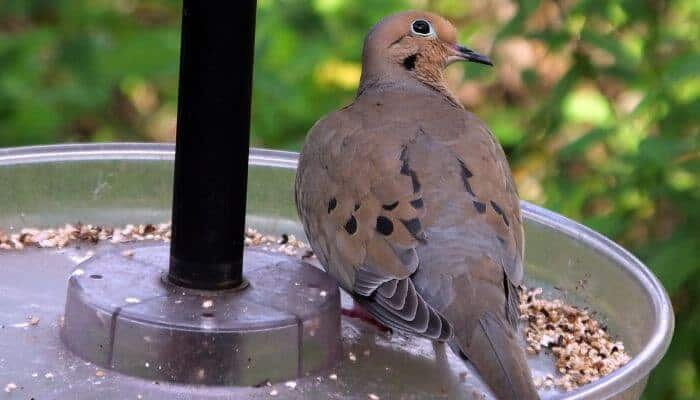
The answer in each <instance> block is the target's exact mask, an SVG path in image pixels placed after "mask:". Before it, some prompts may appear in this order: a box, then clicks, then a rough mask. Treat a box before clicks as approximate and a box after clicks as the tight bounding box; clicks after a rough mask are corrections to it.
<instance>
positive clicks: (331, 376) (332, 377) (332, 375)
mask: <svg viewBox="0 0 700 400" xmlns="http://www.w3.org/2000/svg"><path fill="white" fill-rule="evenodd" d="M328 379H330V380H332V381H337V380H338V375H336V374H330V375H328Z"/></svg>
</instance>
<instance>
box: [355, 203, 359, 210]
mask: <svg viewBox="0 0 700 400" xmlns="http://www.w3.org/2000/svg"><path fill="white" fill-rule="evenodd" d="M359 209H360V203H355V211H357V210H359Z"/></svg>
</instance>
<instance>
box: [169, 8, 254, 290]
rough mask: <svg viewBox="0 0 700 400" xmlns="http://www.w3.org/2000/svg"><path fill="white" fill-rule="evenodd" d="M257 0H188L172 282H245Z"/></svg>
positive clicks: (204, 285)
mask: <svg viewBox="0 0 700 400" xmlns="http://www.w3.org/2000/svg"><path fill="white" fill-rule="evenodd" d="M255 9H256V1H255V0H237V1H230V0H220V1H215V0H206V1H202V0H184V4H183V11H182V42H181V50H180V88H179V94H178V110H177V145H176V152H175V181H174V189H173V190H174V193H173V216H172V218H173V219H172V223H173V225H172V245H171V249H170V270H169V273H168V278H169V280H170V281H171V282H173V283H175V284H177V285H180V286H184V287H189V288H195V289H209V290H215V289H225V288H231V287H235V286H238V285H240V284H241V282H242V281H243V278H242V266H243V234H244V228H245V209H246V185H247V177H248V147H249V133H248V131H249V128H250V104H251V95H252V93H251V90H252V89H251V86H252V76H253V47H254V32H255Z"/></svg>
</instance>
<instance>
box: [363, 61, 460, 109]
mask: <svg viewBox="0 0 700 400" xmlns="http://www.w3.org/2000/svg"><path fill="white" fill-rule="evenodd" d="M391 90H400V91H411V92H416V93H417V94H421V93H423V94H429V95H435V94H436V93H437V94H440V95H442V96H444V97H445V98H447V100H449V101H450V102H451V103H454V105H455V106H458V107H461V105H460V103H459V102H458V101H457V99H456V98H455V96H454V94H452V92H451V91H450V89H449V88H448V87H447V84H446V82H445V78H444V76H443V73H442V71H439V70H435V71H428V70H413V71H406V70H401V69H399V68H394V69H393V70H376V69H375V70H367V69H365V68H363V70H362V76H361V78H360V86H359V87H358V89H357V95H356V97H360V96H362V95H363V94H365V93H372V92H382V91H391Z"/></svg>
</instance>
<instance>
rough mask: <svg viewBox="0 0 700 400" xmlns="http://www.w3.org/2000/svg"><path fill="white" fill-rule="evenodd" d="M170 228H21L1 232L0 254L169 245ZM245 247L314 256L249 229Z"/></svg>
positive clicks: (301, 246)
mask: <svg viewBox="0 0 700 400" xmlns="http://www.w3.org/2000/svg"><path fill="white" fill-rule="evenodd" d="M170 228H171V226H170V223H163V224H157V225H156V224H140V225H134V224H129V225H126V226H124V227H121V228H110V227H104V226H99V225H89V224H81V223H77V224H66V225H64V226H63V227H60V228H50V229H36V228H24V229H22V230H20V231H19V233H12V234H8V233H5V232H3V231H0V250H22V249H24V248H25V247H40V248H59V249H61V248H64V247H66V246H68V245H71V244H76V243H91V244H97V243H100V242H110V243H128V242H136V241H144V240H154V241H162V242H169V241H170V235H171V230H170ZM245 245H246V246H259V247H262V248H263V249H265V250H269V251H272V252H275V253H284V254H286V255H289V256H293V255H297V254H299V255H300V256H301V257H303V258H307V257H311V256H313V252H311V250H310V249H309V248H308V246H307V245H306V244H305V243H304V242H302V241H300V240H298V239H297V238H296V237H294V235H287V234H282V235H281V236H280V237H277V236H272V235H263V234H261V233H259V232H258V231H256V230H255V229H250V228H249V229H246V231H245Z"/></svg>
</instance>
